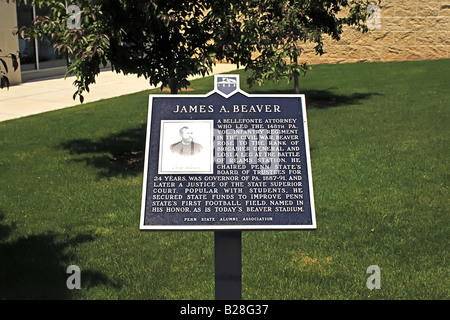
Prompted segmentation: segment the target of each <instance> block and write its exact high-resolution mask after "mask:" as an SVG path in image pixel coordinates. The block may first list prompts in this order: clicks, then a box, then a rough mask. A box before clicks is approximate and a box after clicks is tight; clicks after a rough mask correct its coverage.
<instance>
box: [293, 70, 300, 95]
mask: <svg viewBox="0 0 450 320" xmlns="http://www.w3.org/2000/svg"><path fill="white" fill-rule="evenodd" d="M294 93H300V84H299V74H298V72H295V73H294Z"/></svg>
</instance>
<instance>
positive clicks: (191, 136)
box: [140, 75, 316, 230]
mask: <svg viewBox="0 0 450 320" xmlns="http://www.w3.org/2000/svg"><path fill="white" fill-rule="evenodd" d="M140 228H141V229H142V230H248V229H261V230H263V229H315V228H316V217H315V210H314V196H313V185H312V174H311V162H310V154H309V138H308V128H307V121H306V105H305V97H304V95H302V94H298V95H276V94H275V95H270V94H262V95H253V94H247V93H245V92H243V91H242V90H240V88H239V76H238V75H216V76H215V84H214V90H213V91H211V92H210V93H208V94H206V95H151V96H150V97H149V113H148V123H147V141H146V155H145V167H144V181H143V192H142V212H141V222H140Z"/></svg>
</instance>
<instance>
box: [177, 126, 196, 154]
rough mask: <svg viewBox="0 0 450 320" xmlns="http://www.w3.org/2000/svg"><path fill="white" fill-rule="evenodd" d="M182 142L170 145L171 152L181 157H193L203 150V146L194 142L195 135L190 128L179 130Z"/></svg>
mask: <svg viewBox="0 0 450 320" xmlns="http://www.w3.org/2000/svg"><path fill="white" fill-rule="evenodd" d="M179 133H180V138H181V140H180V141H178V142H176V143H174V144H172V145H170V151H172V152H173V153H176V154H178V155H180V156H193V155H196V154H198V153H199V152H201V151H202V150H203V146H202V145H201V144H199V143H197V142H195V141H194V133H193V130H192V129H191V128H189V127H188V126H183V127H181V128H180V130H179Z"/></svg>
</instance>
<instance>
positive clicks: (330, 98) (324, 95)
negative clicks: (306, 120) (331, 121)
mask: <svg viewBox="0 0 450 320" xmlns="http://www.w3.org/2000/svg"><path fill="white" fill-rule="evenodd" d="M333 89H336V88H328V89H324V90H312V89H311V90H303V91H301V92H300V93H302V94H304V95H305V98H306V106H307V108H317V109H326V108H333V107H340V106H346V105H352V104H359V103H360V101H361V100H365V99H369V98H371V97H372V96H380V95H382V94H381V93H378V92H364V93H362V92H356V93H352V94H349V95H344V94H336V93H334V92H333V91H332V90H333ZM252 93H255V94H256V93H263V92H258V91H254V92H252ZM264 93H267V92H264ZM271 93H273V94H292V90H275V91H271Z"/></svg>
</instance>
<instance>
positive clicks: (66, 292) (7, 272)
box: [0, 209, 118, 300]
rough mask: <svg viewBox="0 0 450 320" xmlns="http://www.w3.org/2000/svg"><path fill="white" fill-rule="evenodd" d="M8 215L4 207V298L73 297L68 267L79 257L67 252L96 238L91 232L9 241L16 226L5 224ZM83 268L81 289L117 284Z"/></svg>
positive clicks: (0, 280) (0, 250)
mask: <svg viewBox="0 0 450 320" xmlns="http://www.w3.org/2000/svg"><path fill="white" fill-rule="evenodd" d="M4 217H5V214H4V213H3V212H2V210H1V209H0V257H1V259H0V299H1V300H5V299H6V300H11V299H14V300H21V299H25V300H31V299H39V300H44V299H51V300H66V299H71V298H72V294H73V292H72V290H70V289H68V288H67V285H66V281H67V279H68V277H70V275H71V274H67V273H66V270H67V267H68V266H70V265H72V264H74V261H76V257H74V256H72V255H70V254H68V253H67V249H68V247H76V246H78V245H80V244H82V243H84V242H89V241H93V240H94V238H93V237H92V236H91V235H89V234H81V235H78V236H75V237H72V238H69V239H65V240H62V239H61V238H62V237H60V236H58V234H56V233H46V234H39V235H31V236H28V237H20V238H18V239H15V240H11V241H7V239H8V238H9V237H10V235H11V234H12V233H13V231H14V227H11V226H8V225H7V224H4V223H2V222H1V221H2V220H4ZM79 267H80V268H81V288H82V289H86V288H89V287H93V286H98V285H109V286H114V287H117V286H118V285H117V284H115V283H113V282H111V281H110V280H109V279H108V278H107V277H106V276H105V275H104V274H102V273H101V272H98V271H93V270H83V267H82V266H79Z"/></svg>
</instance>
